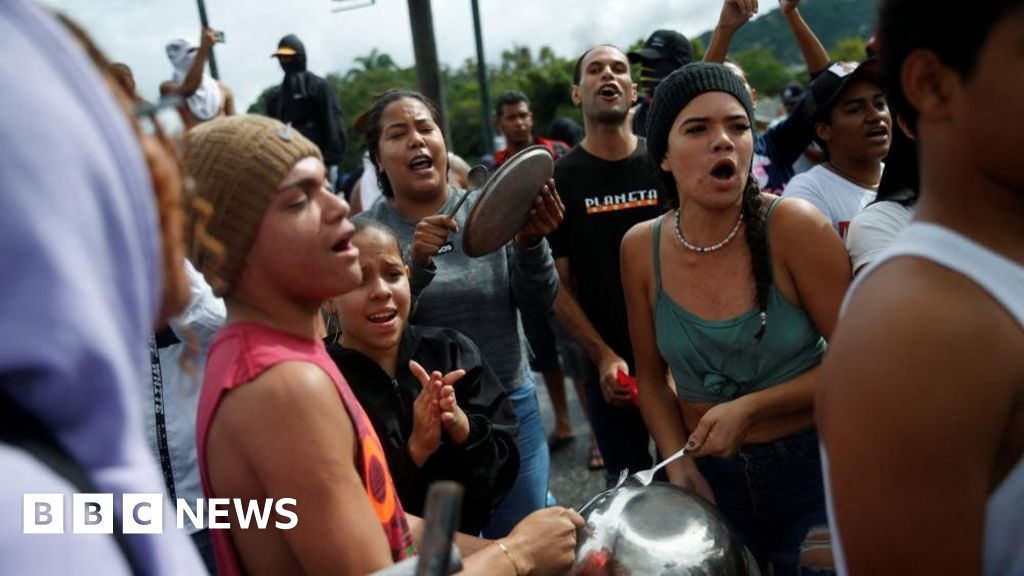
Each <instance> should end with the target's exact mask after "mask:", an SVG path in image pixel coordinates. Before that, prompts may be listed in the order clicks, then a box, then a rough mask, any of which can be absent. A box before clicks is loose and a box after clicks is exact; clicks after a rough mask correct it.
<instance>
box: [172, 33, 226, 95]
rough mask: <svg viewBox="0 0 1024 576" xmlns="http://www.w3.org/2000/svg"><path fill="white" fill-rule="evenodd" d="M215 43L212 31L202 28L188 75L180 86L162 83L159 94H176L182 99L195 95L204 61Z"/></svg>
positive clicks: (214, 35)
mask: <svg viewBox="0 0 1024 576" xmlns="http://www.w3.org/2000/svg"><path fill="white" fill-rule="evenodd" d="M216 43H217V36H216V34H215V33H214V31H213V30H211V29H209V28H204V29H203V33H202V35H201V36H200V39H199V51H198V52H197V53H196V57H195V59H194V60H192V66H191V67H190V68H189V69H188V73H187V74H185V79H184V80H182V81H181V84H175V83H173V82H164V83H163V84H162V85H161V86H160V91H161V93H162V94H177V95H178V96H181V97H182V98H188V97H189V96H191V95H193V94H195V92H196V90H198V89H199V85H200V84H202V81H203V68H205V67H206V60H207V59H208V58H209V57H210V52H212V51H213V45H214V44H216Z"/></svg>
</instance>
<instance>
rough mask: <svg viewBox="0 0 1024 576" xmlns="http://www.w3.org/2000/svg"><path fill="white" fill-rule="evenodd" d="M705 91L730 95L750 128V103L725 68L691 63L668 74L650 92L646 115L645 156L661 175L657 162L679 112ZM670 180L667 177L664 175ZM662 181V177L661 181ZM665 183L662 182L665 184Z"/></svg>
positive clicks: (741, 86)
mask: <svg viewBox="0 0 1024 576" xmlns="http://www.w3.org/2000/svg"><path fill="white" fill-rule="evenodd" d="M705 92H725V93H726V94H731V95H732V96H733V97H735V98H736V99H737V100H739V101H740V104H742V105H743V109H744V110H746V112H747V118H748V119H749V120H750V125H751V127H753V125H754V105H753V104H751V102H750V94H748V93H747V89H746V87H744V86H743V81H742V80H740V78H739V77H738V76H736V74H734V73H733V72H732V71H731V70H729V69H728V68H726V67H725V66H723V65H721V64H717V63H713V62H693V63H690V64H687V65H686V66H683V67H682V68H679V69H678V70H676V71H675V72H673V73H671V74H669V75H668V76H666V77H665V79H664V80H662V81H661V84H659V85H658V89H657V90H655V91H654V100H653V101H652V102H651V109H650V111H649V112H648V113H647V153H648V154H650V155H651V160H652V161H653V162H654V166H655V167H659V168H657V169H658V171H659V172H661V168H660V166H661V161H662V160H663V159H664V158H665V154H666V153H667V152H668V135H669V132H671V130H672V123H673V122H675V120H676V116H679V111H680V110H682V109H683V108H685V107H686V105H687V104H689V103H690V100H693V99H694V98H696V97H697V96H700V95H701V94H703V93H705ZM668 178H669V180H671V178H672V176H671V174H669V175H668ZM663 180H664V178H663ZM667 183H668V182H666V184H667Z"/></svg>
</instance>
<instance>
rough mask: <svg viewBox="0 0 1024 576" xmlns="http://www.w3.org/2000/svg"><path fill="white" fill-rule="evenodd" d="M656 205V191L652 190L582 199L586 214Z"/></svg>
mask: <svg viewBox="0 0 1024 576" xmlns="http://www.w3.org/2000/svg"><path fill="white" fill-rule="evenodd" d="M657 205H658V191H657V190H656V189H654V188H650V189H648V190H633V191H632V192H625V193H622V194H607V195H602V196H587V197H586V198H584V206H586V209H587V214H597V213H601V212H614V211H617V210H629V209H631V208H642V207H646V206H657Z"/></svg>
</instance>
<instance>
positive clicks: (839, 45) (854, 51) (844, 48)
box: [829, 36, 867, 62]
mask: <svg viewBox="0 0 1024 576" xmlns="http://www.w3.org/2000/svg"><path fill="white" fill-rule="evenodd" d="M829 56H831V57H832V59H833V60H845V61H847V62H860V61H861V60H863V59H864V58H866V57H867V52H865V51H864V39H863V38H860V37H857V36H852V37H850V38H842V39H840V40H839V41H838V42H836V45H835V47H834V48H832V50H829Z"/></svg>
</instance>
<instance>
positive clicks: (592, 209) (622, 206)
mask: <svg viewBox="0 0 1024 576" xmlns="http://www.w3.org/2000/svg"><path fill="white" fill-rule="evenodd" d="M657 205H658V199H657V198H649V199H647V200H636V201H633V202H620V203H618V204H604V205H600V206H587V214H598V213H601V212H614V211H616V210H629V209H631V208H641V207H644V206H657Z"/></svg>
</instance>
